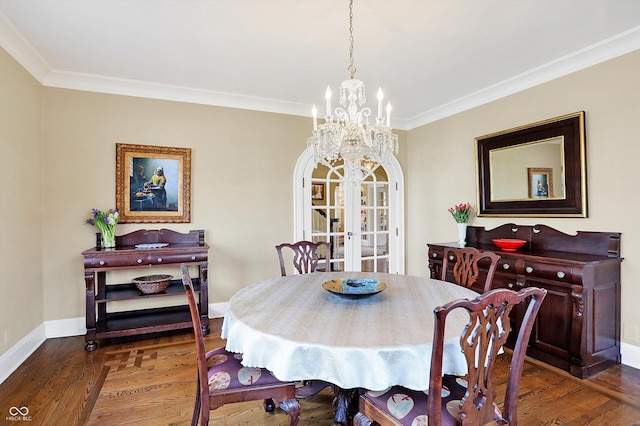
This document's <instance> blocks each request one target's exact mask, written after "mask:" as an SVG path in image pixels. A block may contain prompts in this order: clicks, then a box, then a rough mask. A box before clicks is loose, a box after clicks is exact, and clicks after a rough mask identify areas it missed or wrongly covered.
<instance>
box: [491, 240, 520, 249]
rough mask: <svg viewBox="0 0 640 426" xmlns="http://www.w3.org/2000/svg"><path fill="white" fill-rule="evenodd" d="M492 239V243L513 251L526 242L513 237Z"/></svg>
mask: <svg viewBox="0 0 640 426" xmlns="http://www.w3.org/2000/svg"><path fill="white" fill-rule="evenodd" d="M492 241H493V244H495V245H497V246H498V247H500V248H501V249H502V250H506V251H515V250H517V249H519V248H520V247H522V246H523V245H525V244H526V243H527V242H526V241H525V240H517V239H515V238H503V239H495V240H492Z"/></svg>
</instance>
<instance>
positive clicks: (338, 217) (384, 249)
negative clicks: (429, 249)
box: [295, 151, 404, 273]
mask: <svg viewBox="0 0 640 426" xmlns="http://www.w3.org/2000/svg"><path fill="white" fill-rule="evenodd" d="M316 166H317V167H316ZM394 166H395V167H394ZM343 173H344V168H343V165H342V164H341V163H340V162H338V163H336V164H334V165H332V166H330V167H327V166H324V165H321V164H318V165H316V164H315V163H313V162H312V161H311V159H310V157H309V156H307V155H306V151H305V154H303V155H302V156H301V157H300V159H299V161H298V165H297V166H296V173H295V174H296V179H295V198H296V201H295V205H296V212H295V217H296V224H295V228H296V229H295V234H296V235H295V238H296V239H297V240H303V239H306V240H310V241H314V242H317V241H330V242H331V246H332V253H331V259H332V260H331V264H330V265H329V268H330V269H331V270H333V271H365V272H390V273H404V229H403V223H404V221H403V217H404V213H403V196H402V194H403V187H402V186H403V182H402V171H401V169H400V166H399V164H397V161H396V164H392V165H391V166H387V167H383V166H382V165H379V164H372V165H370V166H363V167H362V174H363V180H362V182H360V183H358V184H355V185H352V184H349V183H343V182H341V178H342V176H343ZM324 266H325V267H326V265H324Z"/></svg>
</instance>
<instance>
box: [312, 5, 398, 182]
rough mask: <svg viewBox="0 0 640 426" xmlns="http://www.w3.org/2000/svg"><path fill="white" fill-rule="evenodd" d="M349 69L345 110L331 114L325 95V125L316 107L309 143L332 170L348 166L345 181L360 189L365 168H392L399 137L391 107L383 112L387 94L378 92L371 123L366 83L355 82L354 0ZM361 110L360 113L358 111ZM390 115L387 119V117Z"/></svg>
mask: <svg viewBox="0 0 640 426" xmlns="http://www.w3.org/2000/svg"><path fill="white" fill-rule="evenodd" d="M349 44H350V49H349V67H348V71H349V74H350V78H349V79H348V80H345V81H343V82H342V84H341V85H340V97H339V103H340V105H341V106H339V107H336V109H335V111H333V112H332V111H331V88H330V87H328V86H327V90H326V92H325V102H326V106H325V121H324V123H321V124H318V110H317V108H316V106H315V104H314V105H313V109H312V115H313V132H312V134H311V136H310V137H309V138H308V139H307V147H308V148H307V149H309V150H310V152H311V154H312V156H313V160H314V161H315V162H316V163H321V164H324V165H326V166H330V165H331V163H334V162H336V161H339V160H343V162H344V175H343V177H342V180H343V181H345V182H348V183H351V184H352V185H357V184H358V183H359V182H361V181H362V179H363V178H364V176H365V173H364V172H365V171H366V170H368V169H366V168H363V167H364V164H363V163H365V164H369V165H370V164H371V163H379V164H389V163H390V161H391V159H392V158H393V156H394V155H395V154H397V153H398V135H396V134H394V133H393V132H392V131H391V125H390V122H391V104H390V103H387V106H386V110H385V111H383V100H384V94H383V92H382V89H378V94H377V95H378V96H377V98H378V113H377V116H376V117H375V124H370V123H369V117H370V116H371V108H369V107H365V106H364V105H365V104H366V102H367V99H366V95H365V88H364V82H362V81H360V80H357V79H356V78H355V73H356V69H355V67H354V65H353V0H350V1H349ZM359 107H360V108H361V109H358V108H359ZM384 112H386V118H385V116H384Z"/></svg>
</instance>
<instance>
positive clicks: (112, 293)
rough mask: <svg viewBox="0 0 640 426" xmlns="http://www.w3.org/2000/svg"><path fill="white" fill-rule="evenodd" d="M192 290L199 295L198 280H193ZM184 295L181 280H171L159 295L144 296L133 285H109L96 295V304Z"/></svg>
mask: <svg viewBox="0 0 640 426" xmlns="http://www.w3.org/2000/svg"><path fill="white" fill-rule="evenodd" d="M191 281H192V282H193V289H194V290H195V292H196V293H197V294H199V293H200V279H199V278H194V279H192V280H191ZM178 295H184V287H183V285H182V280H171V282H170V284H169V286H168V287H167V288H166V289H164V290H163V291H161V292H160V293H153V294H144V293H142V292H141V291H140V290H139V289H138V287H136V285H135V284H131V283H127V284H109V285H107V286H105V289H104V292H102V293H98V294H96V303H107V302H113V301H115V300H130V299H146V298H150V297H165V296H178Z"/></svg>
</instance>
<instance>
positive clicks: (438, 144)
mask: <svg viewBox="0 0 640 426" xmlns="http://www.w3.org/2000/svg"><path fill="white" fill-rule="evenodd" d="M0 59H1V60H2V62H1V64H2V67H3V68H2V73H0V89H2V91H1V92H0V93H1V94H2V96H0V114H1V115H0V124H2V126H1V127H0V136H1V137H2V139H1V141H0V142H1V145H0V149H2V152H1V154H2V155H1V156H0V162H2V166H3V172H4V178H5V179H4V182H3V192H2V193H3V195H4V197H3V203H1V204H0V219H1V220H0V224H1V225H0V226H2V232H1V233H0V273H1V274H2V277H3V278H2V280H1V281H0V307H1V308H2V309H1V310H0V320H1V325H0V331H3V330H4V329H8V330H9V333H10V341H9V344H8V345H6V346H2V350H0V353H2V352H4V351H6V349H8V348H9V347H11V346H12V345H13V344H15V342H16V341H17V340H19V339H20V338H22V337H24V336H25V335H26V334H28V333H29V332H30V331H31V330H33V329H34V328H35V327H37V326H38V325H40V324H41V323H42V322H43V321H46V320H60V319H67V318H77V317H83V316H84V315H85V307H84V282H83V273H82V260H81V257H80V252H81V251H82V250H83V249H86V248H89V247H91V246H92V245H93V244H94V242H95V236H94V233H95V229H94V228H92V227H90V226H89V225H85V224H84V221H85V220H86V219H87V218H88V217H89V214H90V210H91V209H92V208H99V209H108V208H110V207H113V206H114V199H115V193H114V191H115V190H114V186H115V182H114V165H115V143H116V142H122V143H133V144H145V145H164V146H175V147H190V148H192V157H193V158H192V178H193V180H192V222H191V223H189V224H175V225H169V226H168V227H170V228H172V229H175V230H178V231H187V230H189V229H200V228H201V229H205V231H206V238H207V241H208V242H209V244H210V245H211V250H210V259H211V262H210V282H211V284H210V301H211V302H212V303H216V302H224V301H226V300H228V299H229V297H230V296H231V295H232V294H233V293H234V292H235V291H237V290H238V289H239V288H241V287H243V286H245V285H247V284H250V283H252V282H255V281H257V280H260V279H263V278H266V277H270V276H273V275H276V274H278V265H277V260H276V254H275V250H274V249H273V247H274V245H275V244H277V243H280V242H282V241H283V240H286V239H289V238H292V237H293V229H292V228H293V226H292V219H293V190H292V177H293V170H294V166H295V163H296V160H297V158H298V156H299V155H300V154H301V152H302V151H303V149H304V148H305V141H306V138H307V136H308V134H309V130H310V125H309V124H310V119H308V118H303V117H294V116H286V115H279V114H270V113H260V112H253V111H246V110H238V109H230V108H218V107H211V106H203V105H194V104H187V103H179V102H169V101H158V100H150V99H140V98H132V97H125V96H115V95H105V94H97V93H90V92H82V91H74V90H64V89H53V88H43V87H41V86H39V85H38V84H37V83H36V82H35V81H34V80H33V79H32V78H31V77H30V76H29V74H28V73H27V72H26V71H25V70H24V69H22V68H21V67H20V66H19V65H17V64H16V63H15V62H14V61H13V60H12V59H11V58H10V57H9V56H8V55H7V54H6V53H5V52H4V51H2V50H0ZM638 70H640V52H638V53H634V54H630V55H627V56H625V57H621V58H618V59H615V60H612V61H609V62H607V63H604V64H601V65H598V66H595V67H592V68H590V69H587V70H584V71H581V72H578V73H575V74H573V75H571V76H568V77H565V78H561V79H558V80H556V81H554V82H551V83H548V84H544V85H541V86H539V87H536V88H533V89H530V90H527V91H525V92H522V93H519V94H517V95H513V96H510V97H508V98H505V99H502V100H499V101H496V102H493V103H491V104H489V105H485V106H482V107H479V108H476V109H474V110H471V111H467V112H464V113H461V114H457V115H455V116H453V117H450V118H447V119H443V120H440V121H438V122H436V123H432V124H429V125H426V126H423V127H420V128H418V129H415V130H412V131H410V132H408V133H407V132H399V133H400V135H401V146H400V150H401V152H400V156H399V158H400V162H401V164H402V167H403V170H404V173H405V178H406V192H407V194H406V206H407V210H406V216H407V222H406V229H407V232H406V238H407V251H406V252H407V273H410V274H414V275H423V276H424V275H427V274H428V268H427V257H426V246H425V244H426V243H427V242H429V241H451V240H453V239H455V238H456V227H455V224H454V223H455V222H454V221H453V219H452V218H451V216H450V214H449V213H448V212H447V208H448V207H450V206H452V205H453V204H455V203H459V202H466V201H469V202H472V203H473V204H475V199H476V188H475V158H474V148H473V143H474V138H475V137H476V136H480V135H485V134H489V133H492V132H495V131H499V130H503V129H507V128H511V127H515V126H519V125H522V124H526V123H530V122H534V121H538V120H543V119H546V118H550V117H554V116H559V115H563V114H566V113H570V112H575V111H579V110H585V111H586V130H587V156H588V174H589V211H590V214H589V218H588V219H542V218H540V219H536V218H526V219H516V220H510V219H508V218H507V219H499V218H486V219H484V218H483V219H475V220H474V222H473V224H476V225H483V226H487V227H490V228H491V227H494V226H498V225H500V224H502V223H505V222H511V221H513V222H517V223H521V224H534V223H545V224H547V225H549V226H553V227H556V228H558V229H560V230H562V231H565V232H567V233H573V232H575V231H577V230H599V231H620V232H622V233H623V238H622V253H623V256H624V257H625V261H624V262H623V322H625V323H629V324H632V325H638V326H640V313H638V312H635V311H634V308H633V301H634V300H638V293H639V290H637V288H636V286H635V280H634V277H635V276H636V275H637V273H638V272H639V271H638V263H637V261H636V260H635V259H637V258H638V255H639V254H640V248H638V247H636V246H637V245H635V244H634V243H633V242H635V241H636V240H637V239H638V238H637V237H638V235H637V234H638V232H639V231H638V230H637V227H635V220H634V218H632V217H631V214H630V212H633V211H635V210H636V208H637V207H638V204H639V201H638V198H637V197H636V191H635V186H632V185H633V184H634V183H635V179H633V178H634V177H635V176H632V173H635V167H634V166H635V162H636V157H637V156H638V151H639V150H640V143H639V142H638V136H637V135H638V134H640V123H639V120H637V117H640V114H639V113H640V111H639V110H640V107H639V106H638V105H637V99H638V97H639V95H640V82H638V79H637V78H636V75H637V73H638ZM41 111H42V112H41ZM9 118H11V120H9ZM443 188H444V190H443ZM6 200H10V201H9V202H6ZM142 227H147V228H150V229H156V228H159V227H161V226H159V225H158V224H149V225H140V224H129V225H127V224H123V225H120V226H119V227H118V233H119V234H120V233H125V232H129V231H132V230H135V229H140V228H142ZM40 266H41V267H40ZM43 300H44V303H43ZM2 343H3V339H2V336H0V344H2ZM628 343H635V344H636V345H638V346H640V342H628Z"/></svg>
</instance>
